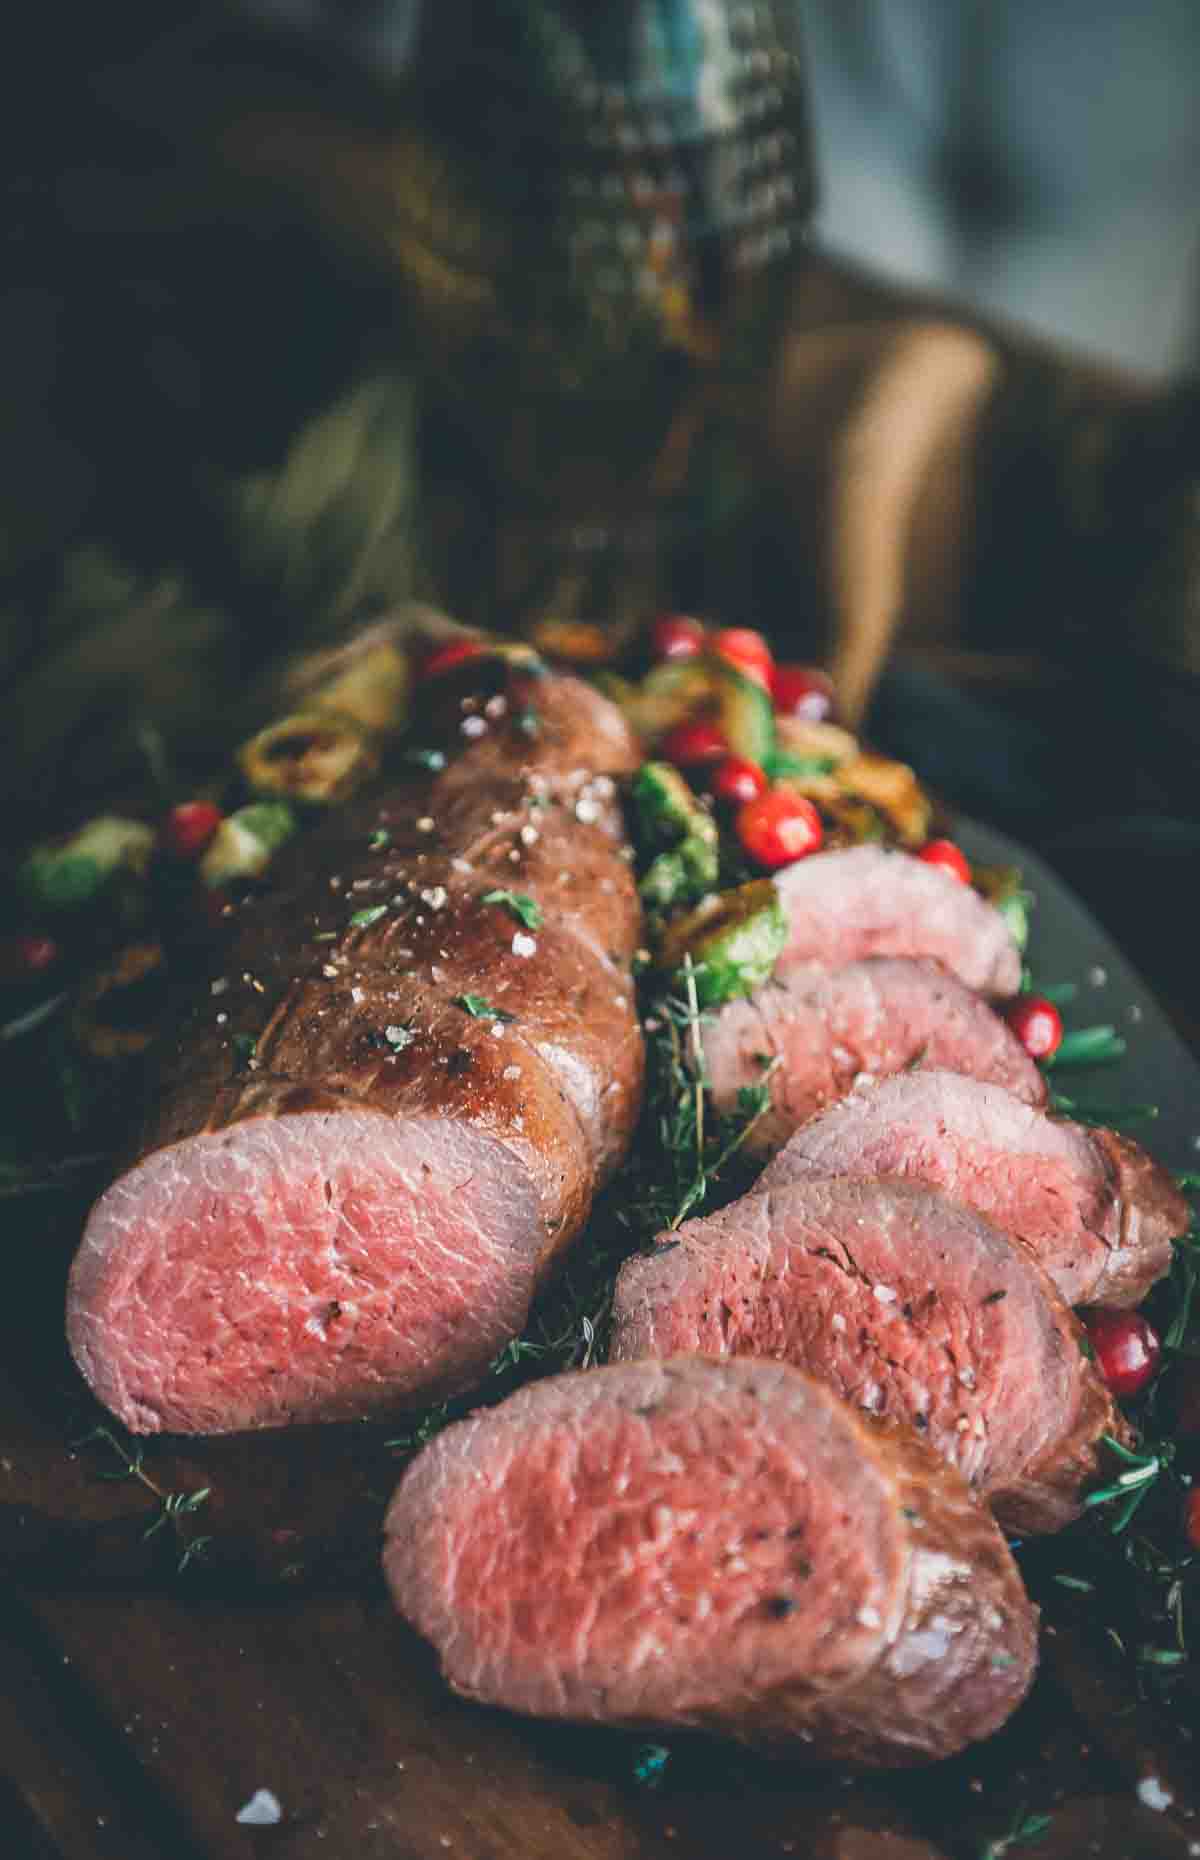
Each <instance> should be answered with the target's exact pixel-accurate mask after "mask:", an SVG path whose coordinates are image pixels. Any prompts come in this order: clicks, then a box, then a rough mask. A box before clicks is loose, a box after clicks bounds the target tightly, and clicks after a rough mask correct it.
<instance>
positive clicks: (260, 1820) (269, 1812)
mask: <svg viewBox="0 0 1200 1860" xmlns="http://www.w3.org/2000/svg"><path fill="white" fill-rule="evenodd" d="M235 1819H236V1820H238V1821H240V1822H241V1823H242V1826H243V1827H247V1828H273V1827H275V1826H276V1824H277V1823H278V1822H280V1821H282V1820H283V1806H282V1804H281V1802H280V1800H279V1797H278V1796H277V1795H273V1794H272V1792H271V1790H270V1789H256V1790H255V1791H254V1794H253V1795H252V1796H251V1797H250V1800H249V1801H248V1802H243V1804H242V1806H241V1807H240V1808H239V1809H238V1812H237V1815H236V1817H235Z"/></svg>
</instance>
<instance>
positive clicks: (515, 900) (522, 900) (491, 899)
mask: <svg viewBox="0 0 1200 1860" xmlns="http://www.w3.org/2000/svg"><path fill="white" fill-rule="evenodd" d="M483 902H484V903H485V904H502V905H503V906H504V908H505V910H506V911H511V912H512V914H513V916H514V917H515V918H516V920H517V922H518V923H520V924H524V926H525V928H526V929H527V930H540V929H541V927H542V924H543V921H544V919H543V917H542V907H541V905H540V904H539V903H538V902H537V899H536V898H530V897H527V896H526V894H525V893H524V892H523V891H506V890H503V889H500V890H496V891H485V892H484V894H483Z"/></svg>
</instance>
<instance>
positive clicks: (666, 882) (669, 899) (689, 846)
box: [632, 762, 719, 910]
mask: <svg viewBox="0 0 1200 1860" xmlns="http://www.w3.org/2000/svg"><path fill="white" fill-rule="evenodd" d="M632 792H633V803H634V807H635V809H636V812H637V821H638V828H639V834H640V837H641V839H642V842H643V844H644V845H646V846H647V847H650V848H653V847H654V846H663V845H664V844H665V845H666V846H667V848H668V849H669V850H666V851H663V852H660V853H659V854H658V856H657V858H655V859H654V860H653V861H652V863H651V865H650V868H649V870H648V871H647V872H646V874H645V876H644V878H643V879H642V882H641V884H640V886H639V890H640V891H641V894H642V897H643V898H644V899H645V901H646V903H647V904H651V905H655V906H657V907H658V908H659V909H661V910H666V909H668V908H669V907H670V906H671V905H674V904H684V903H687V902H688V901H689V900H690V899H692V898H697V897H699V896H700V895H701V894H702V893H703V892H705V891H708V890H711V888H712V887H713V886H714V885H715V884H716V882H717V872H718V866H719V859H718V844H717V827H716V822H715V821H714V820H713V818H712V816H711V814H709V813H708V812H707V810H706V809H705V808H704V807H702V806H701V804H700V802H699V801H698V800H697V798H696V796H695V795H694V794H693V793H692V790H691V789H690V788H689V787H688V785H687V783H686V781H685V780H684V779H683V776H682V775H680V773H679V771H678V770H677V769H673V768H672V767H671V766H670V764H669V763H666V762H644V763H643V764H642V766H641V768H640V769H639V770H638V772H637V774H636V775H635V776H634V778H633V790H632Z"/></svg>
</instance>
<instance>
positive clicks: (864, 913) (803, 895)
mask: <svg viewBox="0 0 1200 1860" xmlns="http://www.w3.org/2000/svg"><path fill="white" fill-rule="evenodd" d="M775 883H776V885H777V887H778V889H779V895H780V897H781V898H782V900H783V904H784V908H785V910H786V911H787V915H788V924H789V934H788V942H787V947H786V949H785V950H784V953H783V956H782V957H781V959H780V962H779V965H778V971H777V972H778V973H779V974H784V973H785V972H786V970H788V969H789V968H791V967H792V966H793V965H794V964H795V963H798V962H823V963H826V964H827V965H828V966H830V967H832V968H838V967H841V966H842V964H844V963H847V962H858V961H860V960H861V958H862V957H864V956H926V957H929V958H931V959H932V960H933V961H935V962H939V963H940V964H941V966H942V967H943V968H944V969H947V970H949V972H950V973H951V974H952V975H957V976H958V978H959V980H960V981H961V982H964V983H965V984H966V986H967V987H968V988H974V989H976V990H977V991H978V993H980V994H983V995H1013V994H1016V992H1017V989H1018V988H1019V987H1020V985H1021V958H1020V955H1019V953H1018V950H1017V947H1016V944H1015V943H1014V942H1013V940H1012V936H1011V934H1010V932H1009V929H1008V925H1007V924H1006V923H1005V921H1004V918H1003V917H1002V916H1001V915H1000V913H999V911H997V910H996V909H995V908H994V907H993V906H992V905H990V904H988V903H986V902H985V900H984V899H983V898H981V897H980V896H979V894H978V892H975V891H973V890H972V889H971V887H970V886H969V885H964V884H963V883H962V882H961V881H960V880H959V879H957V878H954V877H952V875H951V874H950V873H949V872H946V871H944V870H943V869H942V868H941V867H939V866H935V865H926V864H925V862H924V861H923V860H921V859H917V858H914V857H913V855H912V854H911V853H906V852H899V851H895V852H893V851H887V850H885V849H884V848H883V847H881V846H852V847H849V848H847V849H845V850H844V851H840V852H827V853H818V854H817V855H816V856H815V857H814V858H811V859H800V860H798V861H797V863H796V864H795V865H791V866H788V867H787V868H786V869H785V870H784V871H782V872H780V873H779V874H777V876H776V880H775Z"/></svg>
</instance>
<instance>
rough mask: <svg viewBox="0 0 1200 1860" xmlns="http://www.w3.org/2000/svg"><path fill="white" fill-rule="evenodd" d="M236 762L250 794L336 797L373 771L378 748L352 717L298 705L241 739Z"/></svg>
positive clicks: (318, 799) (340, 797)
mask: <svg viewBox="0 0 1200 1860" xmlns="http://www.w3.org/2000/svg"><path fill="white" fill-rule="evenodd" d="M238 764H239V766H240V768H241V771H242V774H243V775H244V776H245V778H246V781H247V783H248V785H249V786H250V787H251V788H252V789H253V790H254V792H255V794H262V795H281V796H282V795H287V796H289V797H291V798H293V799H295V800H297V801H306V802H309V803H316V802H327V801H340V800H344V799H345V797H346V796H347V795H349V794H350V793H352V792H353V790H354V789H355V788H357V787H359V786H360V784H361V783H362V782H363V781H365V780H366V779H367V778H368V777H369V776H371V775H374V774H375V772H376V770H377V769H378V767H379V751H378V749H377V748H376V746H375V743H374V742H373V741H372V738H371V737H370V735H369V734H368V733H367V732H366V731H365V730H364V729H363V728H362V726H361V724H358V723H356V722H355V721H354V719H353V718H352V717H348V716H343V715H340V714H339V713H337V712H336V711H332V710H312V711H298V712H296V713H295V714H294V715H293V716H291V717H285V718H284V720H283V722H282V723H273V724H270V725H269V726H268V728H267V729H265V730H260V731H259V733H258V735H257V736H254V737H251V739H250V741H249V742H248V743H245V744H243V746H242V748H241V749H240V750H239V751H238Z"/></svg>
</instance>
